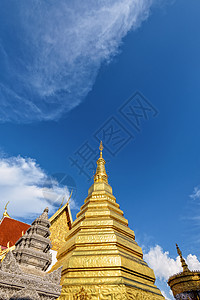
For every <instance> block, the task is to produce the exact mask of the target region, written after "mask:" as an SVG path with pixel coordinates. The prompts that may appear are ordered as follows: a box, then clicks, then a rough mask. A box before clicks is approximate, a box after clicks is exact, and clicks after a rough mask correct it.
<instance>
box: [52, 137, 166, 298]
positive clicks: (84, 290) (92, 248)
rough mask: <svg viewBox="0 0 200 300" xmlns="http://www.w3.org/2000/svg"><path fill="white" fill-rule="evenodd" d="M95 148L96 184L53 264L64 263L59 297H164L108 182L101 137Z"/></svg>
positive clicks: (56, 265) (61, 264) (55, 266)
mask: <svg viewBox="0 0 200 300" xmlns="http://www.w3.org/2000/svg"><path fill="white" fill-rule="evenodd" d="M99 149H100V157H99V159H98V160H97V170H96V173H95V175H94V183H93V184H92V186H91V187H90V188H89V190H88V196H87V197H86V199H85V201H84V204H83V205H82V207H81V209H80V211H79V212H78V214H77V215H76V219H75V221H74V222H73V223H72V227H71V230H69V231H68V232H66V236H65V243H64V244H63V245H62V246H61V247H60V249H59V250H58V253H57V262H56V264H55V265H54V266H53V267H52V269H51V271H52V270H54V269H57V268H58V267H60V266H63V269H62V278H61V284H62V292H61V296H60V299H62V300H71V299H79V298H80V299H84V300H85V299H91V300H95V299H113V300H114V299H117V300H131V299H148V300H162V299H164V297H163V296H162V294H161V292H160V290H159V289H158V288H157V287H156V285H155V284H154V283H155V275H154V272H153V270H152V269H150V268H149V267H148V265H147V263H146V262H145V261H144V260H143V253H142V249H141V248H140V247H139V246H138V244H137V242H136V241H135V234H134V231H133V230H131V229H130V228H129V227H128V221H127V219H126V218H125V217H124V214H123V211H122V210H121V209H120V206H119V204H117V203H116V198H115V197H114V195H113V194H112V188H111V186H110V185H109V184H108V176H107V174H106V170H105V160H104V159H103V156H102V150H103V145H102V142H101V143H100V147H99Z"/></svg>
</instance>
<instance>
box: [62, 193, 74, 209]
mask: <svg viewBox="0 0 200 300" xmlns="http://www.w3.org/2000/svg"><path fill="white" fill-rule="evenodd" d="M72 193H73V190H72V191H71V194H70V196H69V199H68V200H67V204H69V200H70V199H71V196H72ZM64 199H65V196H64V197H63V199H62V203H61V204H60V206H59V209H61V207H62V206H63V202H64Z"/></svg>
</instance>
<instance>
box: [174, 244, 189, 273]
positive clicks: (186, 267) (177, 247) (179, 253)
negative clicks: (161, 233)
mask: <svg viewBox="0 0 200 300" xmlns="http://www.w3.org/2000/svg"><path fill="white" fill-rule="evenodd" d="M176 249H177V253H178V255H179V257H180V260H181V265H182V268H183V272H188V271H189V269H188V265H187V264H186V262H185V259H184V258H183V256H182V252H181V250H180V249H179V246H178V245H177V244H176Z"/></svg>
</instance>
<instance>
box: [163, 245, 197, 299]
mask: <svg viewBox="0 0 200 300" xmlns="http://www.w3.org/2000/svg"><path fill="white" fill-rule="evenodd" d="M176 248H177V253H178V255H179V256H180V260H181V264H182V268H183V272H181V273H179V274H176V275H173V276H171V277H170V278H169V280H168V285H169V286H170V288H171V290H172V292H173V295H174V297H176V295H178V294H181V293H186V292H191V291H193V292H195V291H200V272H198V271H190V270H189V269H188V266H187V264H186V261H185V259H184V258H183V256H182V252H181V250H180V249H179V247H178V245H177V244H176ZM196 297H198V295H197V296H196ZM197 299H198V298H197Z"/></svg>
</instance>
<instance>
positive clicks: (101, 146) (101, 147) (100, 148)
mask: <svg viewBox="0 0 200 300" xmlns="http://www.w3.org/2000/svg"><path fill="white" fill-rule="evenodd" d="M99 150H100V157H101V158H102V151H103V143H102V141H101V142H100V146H99Z"/></svg>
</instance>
